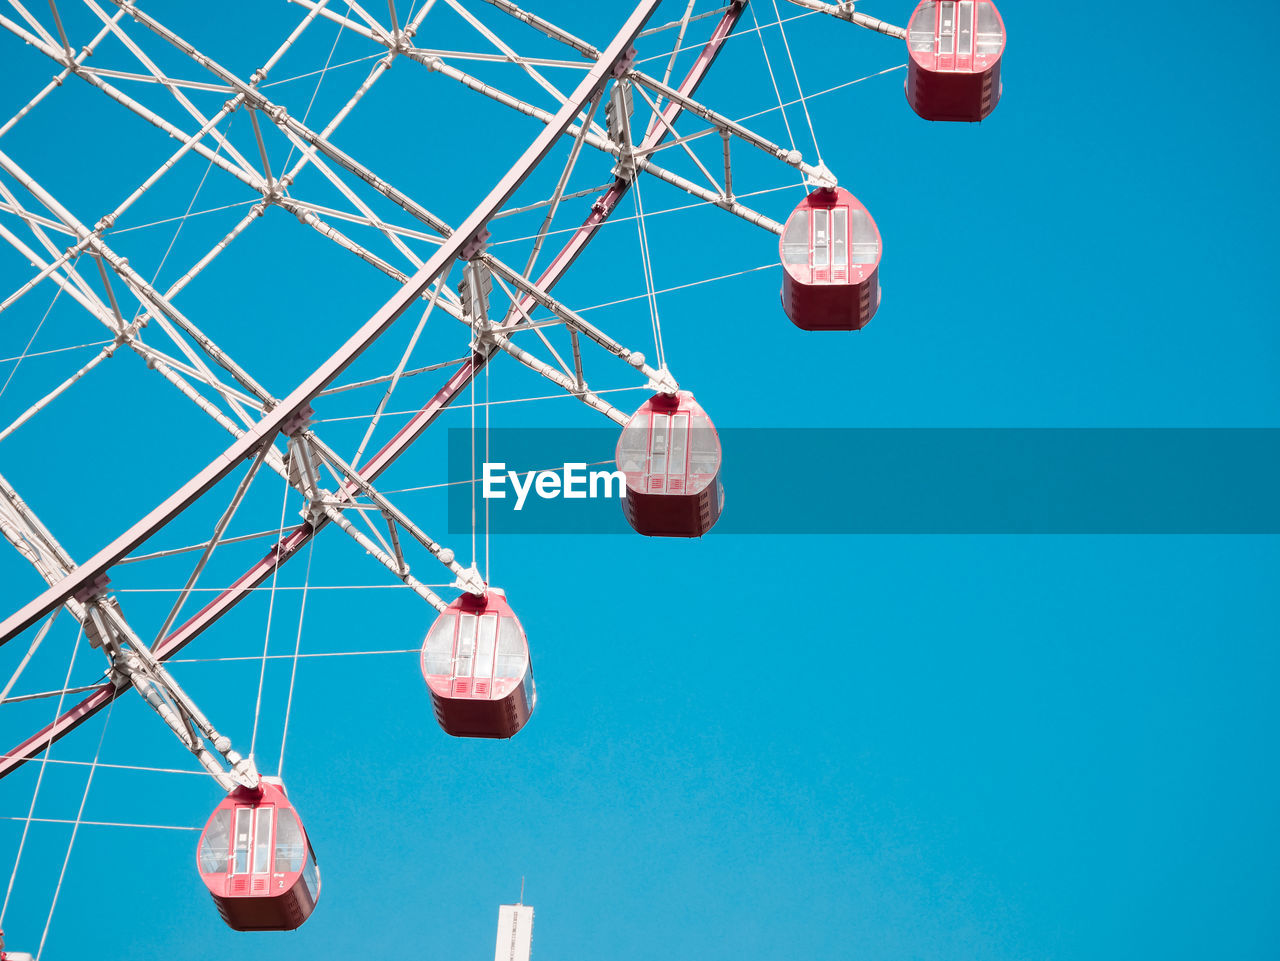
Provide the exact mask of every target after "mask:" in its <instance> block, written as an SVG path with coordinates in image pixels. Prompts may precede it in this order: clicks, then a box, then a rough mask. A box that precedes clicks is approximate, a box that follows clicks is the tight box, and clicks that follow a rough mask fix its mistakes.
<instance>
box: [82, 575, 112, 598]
mask: <svg viewBox="0 0 1280 961" xmlns="http://www.w3.org/2000/svg"><path fill="white" fill-rule="evenodd" d="M110 584H111V578H109V577H107V575H106V574H99V575H98V576H97V577H95V578H94V579H93V580H92V581H90V582H89V583H88V584H86V585H85V586H84V587H82V588H80V590H78V591H76V592H75V594H73V595H72V596H73V597H74V598H75V600H77V601H79V602H80V603H81V604H88V603H89V602H90V601H92V600H94V599H95V598H98V597H101V596H102V594H104V593H105V592H106V590H107V587H108V586H109V585H110Z"/></svg>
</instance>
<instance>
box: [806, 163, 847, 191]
mask: <svg viewBox="0 0 1280 961" xmlns="http://www.w3.org/2000/svg"><path fill="white" fill-rule="evenodd" d="M804 182H805V183H806V184H808V185H809V186H810V187H814V188H818V189H821V190H835V189H836V187H837V186H838V185H839V181H838V180H836V175H835V174H833V173H832V172H831V171H830V170H828V169H827V165H826V164H823V163H820V164H818V166H816V167H814V168H812V169H811V170H809V171H808V173H806V174H805V178H804Z"/></svg>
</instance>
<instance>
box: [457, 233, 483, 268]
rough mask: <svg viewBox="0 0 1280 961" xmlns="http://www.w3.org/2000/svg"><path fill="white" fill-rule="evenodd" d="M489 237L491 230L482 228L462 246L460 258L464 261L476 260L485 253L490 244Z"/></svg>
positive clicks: (459, 252)
mask: <svg viewBox="0 0 1280 961" xmlns="http://www.w3.org/2000/svg"><path fill="white" fill-rule="evenodd" d="M489 236H490V234H489V228H488V227H481V228H480V229H479V230H478V231H476V233H475V235H474V236H472V237H471V238H470V239H469V240H468V241H467V242H466V243H464V244H463V245H462V249H461V250H459V251H458V256H459V257H461V258H462V259H463V260H474V259H475V258H476V257H478V256H479V255H480V254H482V253H484V249H485V247H486V245H487V244H488V242H489Z"/></svg>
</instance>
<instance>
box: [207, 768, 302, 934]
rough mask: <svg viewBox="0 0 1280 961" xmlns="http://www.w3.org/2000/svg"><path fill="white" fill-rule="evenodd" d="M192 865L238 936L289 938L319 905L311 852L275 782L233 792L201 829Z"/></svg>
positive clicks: (293, 814)
mask: <svg viewBox="0 0 1280 961" xmlns="http://www.w3.org/2000/svg"><path fill="white" fill-rule="evenodd" d="M196 860H197V864H198V866H199V868H200V880H202V881H203V882H204V885H205V887H207V888H208V889H209V893H210V894H211V895H213V901H214V903H215V904H216V905H217V906H218V913H219V914H221V915H222V920H224V921H226V922H227V924H228V925H230V926H231V927H232V928H235V930H237V931H292V930H294V929H295V928H298V927H300V926H301V925H302V922H304V921H306V920H307V918H309V917H311V912H312V911H313V910H315V906H316V901H317V900H319V898H320V868H319V866H318V865H317V864H316V857H315V852H313V851H312V850H311V842H310V841H309V840H308V839H307V832H306V831H304V830H303V829H302V823H301V822H300V821H299V820H298V815H297V813H296V812H295V811H294V809H293V805H292V804H290V803H289V799H288V797H287V796H286V795H285V792H284V785H283V784H281V782H280V780H279V779H278V778H262V780H261V782H260V784H259V786H258V788H257V790H253V789H250V788H246V787H237V788H235V789H234V790H232V791H231V793H230V794H228V795H227V796H226V797H225V798H224V799H223V801H222V803H221V804H219V805H218V807H217V808H216V809H215V810H214V812H213V816H212V817H210V818H209V823H208V824H206V825H205V826H204V833H202V834H201V835H200V846H199V848H198V852H197V855H196Z"/></svg>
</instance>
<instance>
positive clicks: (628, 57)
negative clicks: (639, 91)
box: [611, 47, 636, 78]
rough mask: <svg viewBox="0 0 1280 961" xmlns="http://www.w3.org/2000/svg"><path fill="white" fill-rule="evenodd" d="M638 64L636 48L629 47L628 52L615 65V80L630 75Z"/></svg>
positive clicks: (613, 71)
mask: <svg viewBox="0 0 1280 961" xmlns="http://www.w3.org/2000/svg"><path fill="white" fill-rule="evenodd" d="M635 62H636V48H635V47H628V48H627V52H626V53H624V54H623V55H622V56H621V57H619V58H618V62H617V63H615V64H614V65H613V70H612V71H611V73H612V74H613V76H614V77H615V78H617V77H621V76H623V75H625V74H626V73H628V72H629V71H630V70H631V68H632V67H633V66H635Z"/></svg>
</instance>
